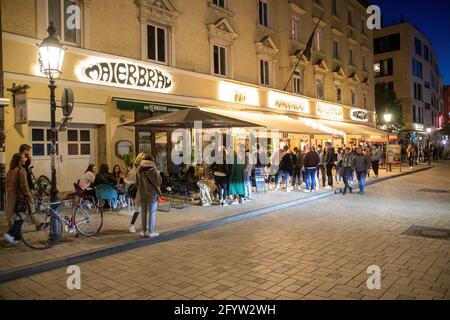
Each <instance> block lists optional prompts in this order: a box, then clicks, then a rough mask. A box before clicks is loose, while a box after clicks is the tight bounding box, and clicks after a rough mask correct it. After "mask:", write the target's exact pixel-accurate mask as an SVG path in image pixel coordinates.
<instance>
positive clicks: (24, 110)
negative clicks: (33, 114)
mask: <svg viewBox="0 0 450 320" xmlns="http://www.w3.org/2000/svg"><path fill="white" fill-rule="evenodd" d="M14 121H15V123H26V122H27V121H28V106H27V94H26V93H16V94H15V95H14Z"/></svg>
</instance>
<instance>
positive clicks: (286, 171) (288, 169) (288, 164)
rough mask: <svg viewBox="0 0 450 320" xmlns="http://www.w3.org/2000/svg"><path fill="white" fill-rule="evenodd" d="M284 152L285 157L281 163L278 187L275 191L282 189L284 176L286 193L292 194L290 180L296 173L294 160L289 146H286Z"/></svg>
mask: <svg viewBox="0 0 450 320" xmlns="http://www.w3.org/2000/svg"><path fill="white" fill-rule="evenodd" d="M283 151H284V152H283V154H284V156H283V158H282V159H281V162H280V167H279V170H278V174H277V187H276V188H275V191H278V190H280V189H281V181H282V179H283V176H284V179H285V183H286V192H291V191H292V190H291V187H290V178H291V176H292V175H293V173H294V160H293V158H292V154H291V152H290V150H289V146H287V145H285V146H284V148H283Z"/></svg>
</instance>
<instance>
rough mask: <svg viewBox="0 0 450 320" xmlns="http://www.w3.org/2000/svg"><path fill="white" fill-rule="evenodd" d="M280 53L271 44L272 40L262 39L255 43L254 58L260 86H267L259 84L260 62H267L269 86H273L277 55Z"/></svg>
mask: <svg viewBox="0 0 450 320" xmlns="http://www.w3.org/2000/svg"><path fill="white" fill-rule="evenodd" d="M279 52H280V50H279V49H278V47H277V46H276V45H275V43H274V42H273V40H272V38H271V37H270V36H269V37H264V38H263V39H261V41H259V42H257V43H256V58H257V60H258V68H257V71H258V82H259V84H260V85H263V86H267V85H265V84H262V83H261V77H260V71H261V70H260V60H265V61H268V62H269V86H273V85H274V84H275V79H276V70H277V67H276V66H277V55H278V53H279Z"/></svg>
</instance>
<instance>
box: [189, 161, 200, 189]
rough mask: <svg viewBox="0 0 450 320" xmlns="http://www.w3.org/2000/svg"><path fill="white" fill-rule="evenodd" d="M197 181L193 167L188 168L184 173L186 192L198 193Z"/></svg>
mask: <svg viewBox="0 0 450 320" xmlns="http://www.w3.org/2000/svg"><path fill="white" fill-rule="evenodd" d="M198 181H199V178H198V177H197V175H196V174H195V167H193V166H190V167H189V169H188V170H187V171H186V184H187V188H188V190H191V191H198V186H197V182H198Z"/></svg>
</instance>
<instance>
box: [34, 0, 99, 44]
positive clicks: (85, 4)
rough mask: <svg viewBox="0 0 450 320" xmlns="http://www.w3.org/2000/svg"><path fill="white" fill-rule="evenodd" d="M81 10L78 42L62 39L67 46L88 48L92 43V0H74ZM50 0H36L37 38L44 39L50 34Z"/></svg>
mask: <svg viewBox="0 0 450 320" xmlns="http://www.w3.org/2000/svg"><path fill="white" fill-rule="evenodd" d="M73 1H75V2H76V3H77V4H78V5H79V6H80V10H81V21H80V23H81V30H77V43H73V42H68V41H64V40H63V39H60V40H61V43H63V44H64V45H65V46H72V47H80V48H86V47H89V44H90V41H89V40H90V28H89V25H90V24H89V21H90V5H91V2H92V0H73ZM48 19H49V18H48V0H36V22H37V38H38V39H44V38H46V37H47V36H48V34H47V29H48V27H49V21H48Z"/></svg>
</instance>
